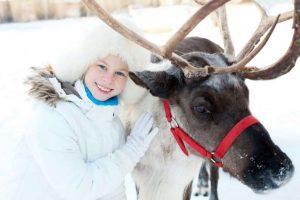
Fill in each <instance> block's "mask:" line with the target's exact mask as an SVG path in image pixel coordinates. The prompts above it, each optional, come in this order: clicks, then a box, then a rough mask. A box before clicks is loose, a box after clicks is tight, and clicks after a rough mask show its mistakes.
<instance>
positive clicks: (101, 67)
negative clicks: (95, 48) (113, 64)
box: [98, 64, 106, 70]
mask: <svg viewBox="0 0 300 200" xmlns="http://www.w3.org/2000/svg"><path fill="white" fill-rule="evenodd" d="M98 67H99V68H100V69H103V70H104V69H106V66H105V65H101V64H100V65H98Z"/></svg>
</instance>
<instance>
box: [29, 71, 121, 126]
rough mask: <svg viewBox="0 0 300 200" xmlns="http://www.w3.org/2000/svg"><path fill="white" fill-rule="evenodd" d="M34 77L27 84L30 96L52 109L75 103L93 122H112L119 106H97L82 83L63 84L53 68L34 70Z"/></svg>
mask: <svg viewBox="0 0 300 200" xmlns="http://www.w3.org/2000/svg"><path fill="white" fill-rule="evenodd" d="M32 69H33V75H32V76H30V77H29V78H28V79H27V80H26V81H25V83H26V84H28V85H29V86H30V89H29V96H31V97H33V98H34V99H36V100H39V101H42V102H44V103H46V104H48V105H49V106H51V107H56V105H57V103H59V102H71V103H74V104H75V105H76V106H77V107H79V108H80V109H81V111H82V112H83V113H84V114H85V115H86V116H87V117H88V118H89V119H91V120H105V121H107V120H112V119H113V118H114V117H115V116H116V113H117V108H118V106H117V105H115V106H97V105H95V104H94V103H93V102H92V101H91V100H90V99H89V98H88V97H87V95H86V92H85V90H84V85H83V83H82V81H80V80H78V81H76V82H75V84H73V85H72V84H71V83H62V82H60V81H59V80H58V79H57V78H56V77H55V75H54V73H53V71H52V68H51V66H47V67H45V68H32Z"/></svg>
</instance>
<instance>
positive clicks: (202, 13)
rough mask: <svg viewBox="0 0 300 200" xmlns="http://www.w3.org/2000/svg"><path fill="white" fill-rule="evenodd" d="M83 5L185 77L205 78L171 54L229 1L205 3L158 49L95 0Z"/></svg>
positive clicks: (86, 1) (205, 72) (203, 74)
mask: <svg viewBox="0 0 300 200" xmlns="http://www.w3.org/2000/svg"><path fill="white" fill-rule="evenodd" d="M82 1H83V2H84V3H85V5H86V6H87V7H88V8H89V9H90V10H91V11H92V12H93V13H94V14H96V15H97V16H98V17H99V18H100V19H102V20H103V21H104V22H105V23H106V24H107V25H108V26H110V27H111V28H113V29H114V30H115V31H117V32H119V33H120V34H122V35H123V36H124V37H126V38H127V39H129V40H131V41H133V42H135V43H136V44H138V45H140V46H142V47H144V48H145V49H147V50H149V51H151V52H152V53H154V54H156V55H158V56H161V57H163V58H167V59H169V60H170V61H171V62H172V63H173V64H175V66H180V68H181V69H182V70H183V72H184V74H185V76H186V77H192V76H207V74H208V73H207V70H206V69H199V68H196V67H194V66H192V65H191V64H190V63H189V62H187V61H186V60H185V59H183V58H182V57H180V56H178V55H177V54H175V53H174V52H173V49H174V47H175V46H176V45H177V44H178V43H179V42H180V41H181V40H182V39H183V38H185V36H186V35H187V34H189V33H190V32H191V31H192V30H193V28H194V27H195V26H196V25H197V24H198V23H199V22H200V21H201V20H203V19H204V18H205V17H206V16H207V15H208V14H209V13H211V12H212V11H213V10H215V9H217V8H218V7H220V6H221V5H223V4H225V3H226V2H228V1H230V0H213V1H211V2H209V3H207V4H206V5H205V6H203V7H202V8H200V9H199V10H198V11H197V12H196V13H195V14H194V15H193V16H191V17H190V19H188V21H187V22H186V23H185V24H184V25H183V26H182V27H181V28H180V29H179V31H178V32H177V33H175V34H174V35H173V36H172V37H171V38H170V39H169V40H168V41H167V43H166V45H164V46H163V47H159V46H157V45H156V44H154V43H152V42H150V41H148V40H146V39H145V38H143V37H141V36H140V35H138V34H136V33H135V32H133V31H131V30H130V29H128V28H127V27H125V26H123V25H122V24H120V23H118V21H117V20H115V19H114V18H113V17H111V16H110V15H109V14H108V13H107V12H106V11H105V10H104V9H103V8H102V7H101V6H99V5H98V4H97V3H96V1H95V0H82Z"/></svg>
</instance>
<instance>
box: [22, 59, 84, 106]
mask: <svg viewBox="0 0 300 200" xmlns="http://www.w3.org/2000/svg"><path fill="white" fill-rule="evenodd" d="M32 71H33V73H32V75H31V76H29V77H28V78H27V79H26V80H25V84H27V85H29V87H30V88H29V91H28V94H29V96H30V97H32V98H34V99H36V100H39V101H42V102H44V103H46V104H48V105H49V106H52V107H55V106H56V104H57V102H59V101H69V100H68V99H66V98H65V97H64V96H66V95H72V94H73V95H75V96H77V97H78V98H81V97H80V96H79V94H78V92H76V90H75V88H74V87H73V86H72V84H71V83H68V82H60V81H59V80H58V79H56V76H55V74H54V73H53V69H52V67H51V65H48V66H45V67H43V68H36V67H33V68H32ZM51 79H52V80H53V79H54V80H55V79H56V80H57V83H58V84H60V85H61V89H62V90H63V91H57V90H56V89H55V88H54V86H53V81H52V82H51ZM62 92H64V93H65V95H62Z"/></svg>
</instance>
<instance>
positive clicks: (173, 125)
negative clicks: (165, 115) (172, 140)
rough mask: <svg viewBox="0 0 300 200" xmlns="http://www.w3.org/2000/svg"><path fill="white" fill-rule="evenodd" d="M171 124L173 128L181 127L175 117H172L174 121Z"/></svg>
mask: <svg viewBox="0 0 300 200" xmlns="http://www.w3.org/2000/svg"><path fill="white" fill-rule="evenodd" d="M170 126H171V128H177V127H179V126H178V123H177V122H176V120H175V118H174V117H172V121H171V122H170Z"/></svg>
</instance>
